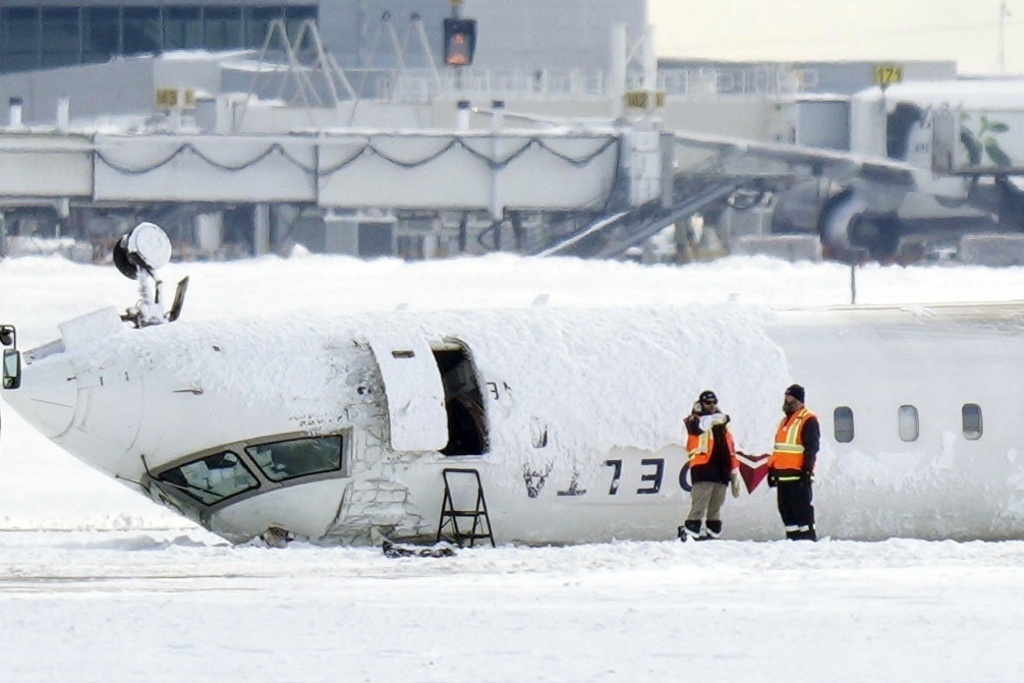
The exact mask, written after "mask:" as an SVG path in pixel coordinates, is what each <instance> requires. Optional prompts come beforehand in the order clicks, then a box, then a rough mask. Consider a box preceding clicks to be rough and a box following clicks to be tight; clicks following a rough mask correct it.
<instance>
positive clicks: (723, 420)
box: [700, 413, 729, 432]
mask: <svg viewBox="0 0 1024 683" xmlns="http://www.w3.org/2000/svg"><path fill="white" fill-rule="evenodd" d="M728 423H729V416H728V415H725V414H723V413H714V414H713V415H703V416H701V418H700V430H701V431H702V432H706V431H708V430H709V429H711V428H712V427H714V426H715V425H724V424H728Z"/></svg>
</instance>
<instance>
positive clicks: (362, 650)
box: [0, 254, 1024, 683]
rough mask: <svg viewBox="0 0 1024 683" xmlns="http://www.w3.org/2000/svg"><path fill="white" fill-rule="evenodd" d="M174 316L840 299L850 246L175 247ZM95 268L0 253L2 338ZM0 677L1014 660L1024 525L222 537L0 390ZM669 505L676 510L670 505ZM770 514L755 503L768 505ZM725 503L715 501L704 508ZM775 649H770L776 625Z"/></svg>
mask: <svg viewBox="0 0 1024 683" xmlns="http://www.w3.org/2000/svg"><path fill="white" fill-rule="evenodd" d="M185 275H189V276H190V278H191V284H190V288H189V295H188V299H187V301H186V304H185V308H184V311H183V314H182V315H183V318H184V319H188V318H191V319H194V320H213V319H218V318H220V317H225V316H226V317H237V316H253V315H266V314H274V313H281V312H285V311H290V312H293V313H296V314H301V313H302V312H304V311H311V312H318V313H324V312H332V311H337V312H345V311H360V310H368V311H372V310H391V309H394V308H396V307H399V306H403V307H408V308H410V309H413V310H426V309H460V308H472V307H479V306H496V307H499V308H507V307H513V308H514V307H526V306H530V305H532V304H533V302H534V301H536V300H537V298H538V297H540V296H546V297H547V300H548V303H549V305H551V306H570V307H575V306H586V307H600V306H607V305H615V306H630V305H654V306H657V305H663V304H685V303H688V302H692V301H694V300H701V301H705V302H709V303H717V302H725V301H729V300H739V301H746V302H750V303H753V304H765V305H793V304H807V305H820V304H844V303H847V302H848V299H849V269H848V268H846V267H844V266H842V265H839V264H835V263H818V264H811V263H796V264H790V263H785V262H781V261H777V260H773V259H769V258H767V257H750V258H748V257H730V258H726V259H722V260H719V261H716V262H713V263H706V264H693V265H688V266H685V267H673V266H642V265H638V264H633V263H617V262H605V261H593V262H585V261H578V260H574V259H557V258H556V259H530V258H519V257H515V256H510V255H504V254H497V255H491V256H487V257H483V258H456V259H448V260H437V261H430V262H418V263H403V262H401V261H397V260H378V261H358V260H355V259H351V258H346V257H332V256H305V257H303V256H300V255H296V256H293V257H292V258H289V259H282V258H278V257H263V258H259V259H253V260H248V261H238V262H230V263H172V264H170V265H169V266H168V267H167V268H166V269H165V270H164V272H163V273H162V276H163V278H164V279H165V281H168V282H175V281H177V280H178V279H180V278H181V277H184V276H185ZM857 284H858V299H859V301H860V302H861V303H864V304H872V303H915V302H934V301H974V300H990V301H992V300H1003V299H1019V298H1022V297H1024V268H1004V269H986V268H979V267H949V266H930V267H925V266H917V267H907V268H901V267H891V266H890V267H883V266H877V265H872V266H866V267H864V268H863V269H861V270H860V271H859V273H858V280H857ZM136 298H137V291H136V286H135V284H134V283H133V282H131V281H129V280H127V279H125V278H123V277H121V276H120V275H119V274H118V273H117V272H116V271H115V270H114V269H113V268H110V267H109V266H108V267H99V266H91V265H80V264H73V263H69V262H67V261H64V260H62V259H60V258H56V257H55V258H38V257H25V258H17V259H8V260H6V261H3V262H0V322H13V323H16V324H17V325H18V333H19V346H21V347H22V348H27V347H30V346H35V345H38V344H41V343H45V342H46V341H49V340H50V339H53V338H55V337H56V336H57V330H56V325H57V323H59V322H61V321H63V320H66V319H68V318H70V317H73V316H77V315H80V314H82V313H85V312H88V311H90V310H93V309H95V308H99V307H101V306H106V305H114V306H117V307H118V308H124V307H126V306H128V305H130V304H132V303H134V302H135V300H136ZM0 411H2V413H3V426H2V429H3V431H2V434H0V642H3V644H4V649H3V652H4V653H5V657H4V661H3V665H2V666H0V682H2V683H6V682H7V681H11V682H12V683H13V682H17V683H34V682H40V683H42V682H46V683H52V682H54V681H76V682H82V681H85V682H89V681H97V682H100V681H102V682H104V683H119V682H121V681H124V682H127V681H146V682H147V683H160V682H162V681H181V680H188V681H198V682H203V681H225V680H231V681H284V682H288V681H307V682H308V681H314V682H316V681H324V682H327V681H331V682H337V681H444V682H446V683H469V682H470V681H472V682H474V683H476V682H478V681H510V682H511V681H516V682H521V681H678V680H681V679H682V678H687V679H690V678H692V679H694V680H714V681H718V682H721V683H734V682H735V683H740V682H743V683H747V682H749V681H752V680H757V681H780V682H781V681H785V682H787V683H800V682H801V681H808V682H810V681H814V682H818V681H823V680H828V681H864V680H879V681H884V680H888V681H907V680H923V681H929V682H943V681H949V682H953V681H966V680H970V681H989V682H998V681H1007V682H1010V681H1019V680H1020V678H1021V671H1024V650H1022V649H1021V648H1020V647H1019V643H1020V642H1021V639H1022V637H1024V622H1022V621H1021V619H1020V616H1019V606H1020V604H1021V602H1022V599H1024V582H1021V580H1020V579H1021V569H1020V568H1021V566H1024V542H1017V541H1012V542H1000V543H980V542H972V543H953V542H924V541H909V540H891V541H885V542H881V543H859V542H851V541H843V540H837V539H832V540H826V541H823V542H820V543H818V544H792V543H787V542H784V541H776V542H750V541H720V542H709V543H700V544H697V543H689V544H682V543H678V542H675V541H671V542H644V543H637V542H617V543H605V544H593V545H584V546H577V547H567V548H520V547H508V546H507V547H500V548H498V549H490V548H475V549H463V550H460V551H459V552H458V553H457V554H456V555H455V557H452V558H447V559H433V558H418V557H416V558H404V559H397V560H396V559H389V558H386V557H384V556H383V554H382V553H381V552H380V550H379V549H377V548H320V547H313V546H310V545H305V544H301V543H300V544H293V545H291V546H289V547H288V548H287V549H284V550H274V549H270V548H266V547H263V546H261V545H259V544H248V545H243V546H230V545H228V544H227V543H226V542H224V541H223V540H222V539H220V538H218V537H215V536H212V535H211V534H209V533H207V532H205V531H203V530H201V529H198V528H196V527H194V526H192V525H191V524H189V523H188V522H186V521H183V520H182V519H181V518H179V517H177V516H175V515H173V514H171V513H170V512H168V511H167V510H164V509H163V508H160V507H157V506H156V505H155V504H153V503H150V502H149V501H148V500H146V499H144V498H142V497H141V496H139V495H138V494H135V493H134V492H132V491H130V490H129V489H127V488H126V487H123V486H121V485H119V484H117V483H115V482H112V481H109V480H107V479H106V478H104V477H103V476H101V475H99V474H98V473H95V472H93V471H91V470H88V469H87V468H86V467H85V466H84V465H81V464H80V463H78V462H77V461H75V460H74V459H72V458H71V457H69V456H68V455H66V454H64V453H63V452H61V451H60V450H59V449H58V448H56V447H55V446H53V445H52V444H50V443H49V442H48V441H46V440H45V439H44V438H43V437H41V436H40V435H38V434H36V433H35V432H34V431H32V430H31V428H29V427H28V425H27V424H26V423H25V422H24V421H23V420H21V418H20V417H19V416H18V415H16V414H14V413H13V412H12V411H11V410H9V406H7V405H6V404H2V403H0ZM681 514H682V511H681ZM769 514H773V511H769ZM724 515H725V519H726V523H728V519H729V502H727V503H726V507H725V511H724ZM779 633H785V634H786V643H791V644H793V652H792V653H791V654H788V655H787V656H785V657H780V655H779V646H780V641H779V637H778V635H777V634H779Z"/></svg>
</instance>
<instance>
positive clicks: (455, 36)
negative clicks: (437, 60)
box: [444, 18, 476, 66]
mask: <svg viewBox="0 0 1024 683" xmlns="http://www.w3.org/2000/svg"><path fill="white" fill-rule="evenodd" d="M475 49H476V19H452V18H449V19H445V20H444V63H445V64H447V65H448V66H469V65H470V64H472V63H473V51H474V50H475Z"/></svg>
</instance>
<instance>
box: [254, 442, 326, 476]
mask: <svg viewBox="0 0 1024 683" xmlns="http://www.w3.org/2000/svg"><path fill="white" fill-rule="evenodd" d="M341 447H342V440H341V437H340V436H322V437H314V438H310V439H294V440H292V441H278V442H277V443H265V444H261V445H259V446H250V447H248V448H246V449H245V451H246V452H247V453H248V454H249V455H250V456H251V457H252V459H253V462H255V463H256V466H257V467H259V468H260V471H261V472H263V474H265V475H266V477H267V479H269V480H271V481H284V480H285V479H294V478H295V477H304V476H306V475H309V474H319V473H321V472H333V471H335V470H339V469H341V455H342V449H341Z"/></svg>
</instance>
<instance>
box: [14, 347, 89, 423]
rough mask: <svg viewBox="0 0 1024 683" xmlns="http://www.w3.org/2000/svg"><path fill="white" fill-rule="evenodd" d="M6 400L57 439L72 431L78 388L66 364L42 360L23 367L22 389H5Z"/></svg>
mask: <svg viewBox="0 0 1024 683" xmlns="http://www.w3.org/2000/svg"><path fill="white" fill-rule="evenodd" d="M4 399H5V400H6V401H7V403H8V404H10V406H11V407H12V408H14V410H16V411H17V412H18V414H20V415H21V416H22V417H23V418H25V420H26V421H28V422H29V423H30V424H31V425H32V426H33V427H35V428H36V429H38V430H39V431H40V432H41V433H42V434H43V435H44V436H46V437H48V438H50V439H56V438H58V437H60V436H61V435H62V434H64V433H66V432H67V431H68V429H70V428H71V424H72V422H73V420H74V417H75V409H76V406H77V402H78V385H77V384H76V382H75V379H74V373H73V372H72V370H71V368H70V366H69V365H68V364H67V363H66V362H64V361H62V360H59V359H53V360H51V359H43V360H42V361H40V362H38V363H33V364H31V365H26V366H25V367H24V368H23V372H22V378H21V386H20V387H19V388H17V389H9V390H5V391H4Z"/></svg>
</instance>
